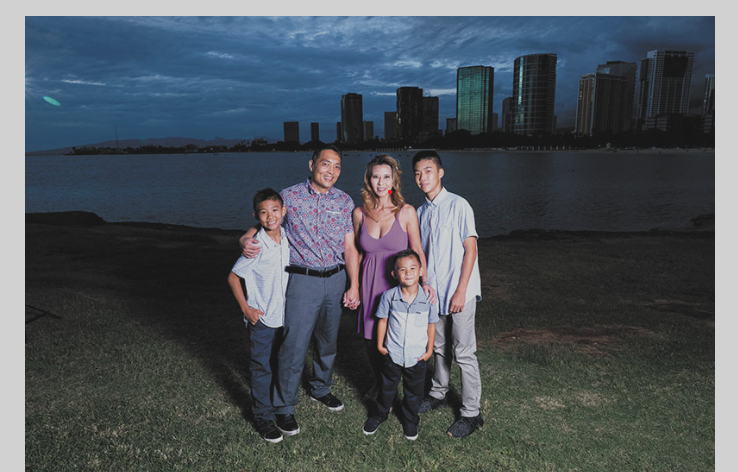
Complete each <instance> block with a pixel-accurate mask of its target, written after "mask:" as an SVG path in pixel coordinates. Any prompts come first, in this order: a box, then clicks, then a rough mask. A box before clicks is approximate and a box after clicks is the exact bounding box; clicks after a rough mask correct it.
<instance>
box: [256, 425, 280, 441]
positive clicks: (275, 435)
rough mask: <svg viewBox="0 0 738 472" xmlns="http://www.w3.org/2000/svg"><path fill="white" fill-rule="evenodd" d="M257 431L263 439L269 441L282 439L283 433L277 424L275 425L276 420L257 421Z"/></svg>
mask: <svg viewBox="0 0 738 472" xmlns="http://www.w3.org/2000/svg"><path fill="white" fill-rule="evenodd" d="M256 431H257V432H258V433H259V436H261V439H263V440H264V441H269V442H270V443H278V442H279V441H281V440H282V433H281V432H280V431H279V429H278V428H277V427H276V426H274V421H267V420H264V421H259V422H257V423H256Z"/></svg>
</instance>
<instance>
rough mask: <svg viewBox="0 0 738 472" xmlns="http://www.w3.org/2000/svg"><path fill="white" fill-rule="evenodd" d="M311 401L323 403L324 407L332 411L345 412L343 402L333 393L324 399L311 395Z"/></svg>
mask: <svg viewBox="0 0 738 472" xmlns="http://www.w3.org/2000/svg"><path fill="white" fill-rule="evenodd" d="M310 399H311V400H314V401H316V402H320V403H322V404H323V405H325V406H327V407H328V409H329V410H331V411H341V410H343V402H342V401H341V400H339V399H338V398H336V397H334V396H333V394H332V393H329V394H327V395H323V396H322V397H314V396H312V395H310Z"/></svg>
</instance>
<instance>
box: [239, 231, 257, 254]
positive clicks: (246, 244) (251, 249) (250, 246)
mask: <svg viewBox="0 0 738 472" xmlns="http://www.w3.org/2000/svg"><path fill="white" fill-rule="evenodd" d="M238 245H239V246H241V254H243V256H244V257H246V258H248V259H253V258H254V257H256V256H257V255H258V254H259V253H260V252H261V246H260V245H259V241H258V240H257V239H256V238H248V237H246V236H245V235H244V236H241V238H240V239H239V240H238Z"/></svg>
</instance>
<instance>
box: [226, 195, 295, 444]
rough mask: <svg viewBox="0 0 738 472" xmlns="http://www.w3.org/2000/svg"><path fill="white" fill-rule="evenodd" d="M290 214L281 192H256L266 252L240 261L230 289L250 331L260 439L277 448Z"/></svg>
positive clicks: (256, 213) (261, 240) (256, 210)
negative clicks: (276, 371)
mask: <svg viewBox="0 0 738 472" xmlns="http://www.w3.org/2000/svg"><path fill="white" fill-rule="evenodd" d="M285 213H287V209H286V208H285V207H284V203H283V201H282V197H281V196H280V195H279V193H277V191H276V190H273V189H271V188H267V189H264V190H259V191H258V192H256V195H255V196H254V216H255V217H256V219H257V220H259V223H260V224H261V229H260V230H259V232H258V233H257V234H256V239H257V240H258V241H259V243H260V244H261V247H262V250H261V252H260V253H259V255H258V256H257V257H255V258H252V259H247V258H245V257H243V256H241V257H239V258H238V260H237V261H236V264H235V265H234V266H233V269H231V272H230V273H229V274H228V284H229V285H230V286H231V290H232V291H233V296H234V297H235V298H236V301H237V302H238V306H239V307H240V308H241V312H242V313H243V320H244V322H245V323H246V326H247V327H248V329H249V338H250V341H251V347H250V351H249V355H250V358H251V397H252V399H253V406H252V412H253V414H254V423H255V424H256V430H257V431H258V432H259V435H260V436H261V438H262V439H264V440H265V441H269V442H272V443H278V442H280V441H281V440H282V433H281V432H280V430H279V429H278V428H277V427H276V426H275V425H274V407H273V406H272V400H271V392H272V387H273V384H274V382H273V381H272V367H271V366H272V363H273V358H274V359H276V344H277V340H278V337H279V336H280V332H281V331H282V325H283V322H284V304H285V293H286V291H287V281H288V274H287V272H285V268H286V267H287V266H288V265H289V263H290V249H289V243H288V242H287V238H286V236H285V232H284V229H282V218H283V217H284V215H285ZM241 280H243V285H242V284H241ZM244 286H245V287H244ZM247 297H248V298H247Z"/></svg>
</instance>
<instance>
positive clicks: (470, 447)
mask: <svg viewBox="0 0 738 472" xmlns="http://www.w3.org/2000/svg"><path fill="white" fill-rule="evenodd" d="M236 236H237V233H233V232H218V231H198V230H187V229H183V228H170V229H168V230H166V229H163V228H158V227H146V228H140V227H133V226H127V225H105V226H100V227H94V228H87V229H85V228H65V227H52V226H44V225H27V226H26V248H27V249H26V305H27V307H26V315H27V317H26V319H27V322H26V346H25V362H26V364H25V365H26V384H25V392H26V396H25V418H26V428H25V457H26V469H27V470H33V471H45V470H49V471H65V470H136V471H140V470H147V471H157V470H161V471H177V470H188V471H189V470H205V471H210V470H218V471H220V470H224V471H242V470H247V471H253V470H287V471H304V470H308V471H311V470H315V471H325V470H336V471H340V470H367V469H374V470H418V471H420V470H423V471H434V470H438V471H445V470H504V471H707V470H714V469H715V328H714V286H715V279H714V273H715V272H714V270H715V261H714V234H713V233H688V234H659V235H656V234H650V235H649V234H646V235H630V236H625V235H622V236H605V235H600V236H598V237H595V236H591V237H585V236H578V235H574V234H570V235H558V236H550V235H549V236H550V237H549V236H545V237H527V238H526V237H522V238H496V239H491V240H483V241H480V254H481V260H480V266H481V268H482V272H483V273H482V279H483V284H484V286H485V288H484V300H483V301H482V302H481V303H480V304H479V306H478V312H477V337H478V341H479V352H478V357H479V362H480V368H481V370H482V378H483V399H482V400H483V402H482V414H483V416H484V419H485V426H484V427H483V428H482V429H481V430H479V431H478V432H477V433H475V434H473V435H472V436H470V437H468V438H466V439H464V440H454V439H451V438H449V437H447V436H446V434H445V430H446V428H448V426H449V425H450V424H451V423H452V422H453V420H454V415H455V410H454V409H453V408H449V409H443V410H439V411H434V412H431V413H428V414H424V415H423V416H422V419H421V425H420V438H419V439H418V440H417V441H415V442H411V441H407V440H405V438H404V436H403V434H402V428H401V426H400V423H399V421H398V420H397V418H396V417H394V416H390V419H389V420H388V421H387V422H385V423H384V424H383V425H382V426H381V428H380V430H379V431H378V432H377V433H376V434H375V435H374V436H368V437H367V436H365V435H364V434H362V432H361V427H362V425H363V422H364V420H365V419H366V417H367V407H366V405H365V404H364V403H363V402H362V396H363V394H364V393H365V391H366V390H367V389H368V388H369V387H370V384H371V380H370V379H369V376H368V375H367V370H368V363H367V360H366V356H365V354H364V350H363V344H362V341H361V340H360V339H359V337H358V335H357V334H356V333H355V327H356V315H355V314H354V313H351V312H346V313H345V314H344V317H343V320H342V326H341V333H340V340H339V356H338V359H337V365H336V367H335V371H334V378H335V386H334V393H335V394H336V395H337V396H339V398H341V399H342V400H343V401H344V402H345V403H346V408H345V410H344V411H342V412H338V413H331V412H328V411H326V410H325V409H324V407H322V405H319V404H318V403H316V402H312V401H310V400H308V399H307V398H306V396H305V393H304V391H303V392H301V401H300V403H299V405H298V407H297V412H296V415H297V419H298V421H299V422H300V425H301V428H302V432H301V433H300V434H299V435H297V436H295V437H287V438H285V440H284V441H283V442H282V443H280V444H276V445H274V444H269V443H266V442H264V441H262V440H260V439H259V437H258V435H257V434H256V432H255V431H254V429H253V426H252V425H251V423H250V398H249V377H248V376H249V371H248V340H247V336H246V330H245V328H244V327H243V323H242V322H241V320H240V316H239V314H238V308H237V306H236V304H235V301H233V300H232V297H231V295H230V291H229V288H228V286H227V284H226V276H227V274H228V271H229V270H230V267H231V265H232V264H233V262H234V261H235V258H236V257H237V254H236V253H237V249H236V247H237V246H236V242H235V241H236V239H235V238H236ZM511 333H512V334H515V339H511V336H512V334H511ZM452 385H453V386H454V387H455V388H456V389H458V388H459V378H458V372H457V370H456V369H454V375H453V377H452Z"/></svg>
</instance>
